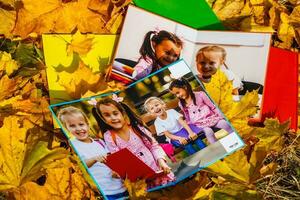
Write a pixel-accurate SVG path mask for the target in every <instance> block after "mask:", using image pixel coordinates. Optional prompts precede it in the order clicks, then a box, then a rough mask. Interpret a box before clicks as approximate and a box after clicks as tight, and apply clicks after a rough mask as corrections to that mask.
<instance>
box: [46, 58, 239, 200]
mask: <svg viewBox="0 0 300 200" xmlns="http://www.w3.org/2000/svg"><path fill="white" fill-rule="evenodd" d="M51 110H52V112H53V113H54V114H55V118H56V120H57V122H58V123H59V125H60V126H61V127H62V129H63V130H64V132H65V134H66V135H67V136H68V138H69V139H70V143H71V145H72V146H73V148H74V150H75V151H76V153H77V154H78V155H79V157H80V159H81V161H82V162H83V163H84V165H85V167H86V168H87V171H88V172H89V174H90V175H91V176H92V178H93V179H94V181H95V183H96V184H97V186H98V188H99V190H100V191H101V192H102V194H103V195H104V196H105V197H106V198H107V199H122V198H123V199H124V198H126V197H127V196H128V192H127V191H126V188H125V187H124V184H123V181H124V179H126V177H127V178H128V177H134V179H133V180H137V179H140V178H144V179H146V183H147V189H148V191H153V190H157V189H160V188H163V187H167V186H172V185H174V184H176V183H178V182H179V181H181V180H183V179H185V178H187V177H189V176H191V175H193V174H194V173H196V172H197V171H199V170H200V169H202V168H204V167H206V166H208V165H209V164H211V163H213V162H215V161H217V160H219V159H221V158H223V157H225V156H226V155H227V154H228V153H232V152H233V151H236V150H237V149H239V148H241V147H242V146H243V145H244V144H243V142H242V140H241V139H240V138H239V136H238V135H237V133H236V132H235V131H234V129H233V128H232V126H231V125H230V123H229V122H228V121H227V120H226V118H225V117H224V115H223V114H222V112H221V111H220V110H219V108H217V107H216V106H215V104H214V103H213V102H212V100H211V99H210V98H209V97H208V95H207V94H206V92H205V91H204V89H203V87H202V85H201V83H200V82H199V80H198V79H197V78H196V77H195V76H194V75H193V73H192V72H191V70H190V68H189V67H188V65H187V64H186V62H185V61H183V60H179V61H177V62H175V63H173V64H171V65H169V66H167V67H164V68H162V69H160V70H158V71H156V72H155V73H153V74H152V75H150V76H147V77H145V78H143V79H141V80H140V81H139V82H136V83H135V84H132V85H131V86H129V87H128V88H127V89H125V90H124V91H121V92H119V93H117V94H116V93H114V94H109V95H104V96H99V97H94V98H87V99H82V100H79V101H72V102H69V103H68V102H66V103H63V104H55V105H52V106H51ZM137 160H138V162H137ZM130 163H133V164H135V166H136V167H138V168H139V170H134V171H133V172H132V170H131V171H130V169H127V168H126V166H127V165H129V164H130ZM137 165H138V166H137ZM142 168H145V169H147V170H148V171H149V173H150V174H151V175H149V173H148V175H147V176H144V175H143V174H141V173H140V171H142ZM124 171H125V174H126V176H124V173H123V172H124ZM129 173H134V174H133V175H132V174H131V175H130V174H129Z"/></svg>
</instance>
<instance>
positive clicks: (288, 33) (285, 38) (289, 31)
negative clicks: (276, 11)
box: [276, 12, 295, 49]
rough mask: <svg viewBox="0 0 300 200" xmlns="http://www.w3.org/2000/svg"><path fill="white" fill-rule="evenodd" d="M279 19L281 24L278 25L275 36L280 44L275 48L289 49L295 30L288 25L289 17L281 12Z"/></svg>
mask: <svg viewBox="0 0 300 200" xmlns="http://www.w3.org/2000/svg"><path fill="white" fill-rule="evenodd" d="M280 19H281V23H280V25H279V28H278V31H277V35H278V38H279V39H280V40H281V41H282V42H280V43H277V45H276V46H277V47H279V48H283V49H289V48H291V46H292V44H293V39H294V37H295V30H294V28H293V26H291V24H290V17H289V15H288V14H286V13H283V12H282V13H280Z"/></svg>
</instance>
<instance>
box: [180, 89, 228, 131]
mask: <svg viewBox="0 0 300 200" xmlns="http://www.w3.org/2000/svg"><path fill="white" fill-rule="evenodd" d="M194 94H195V97H196V105H194V102H193V101H192V102H191V103H190V104H189V105H186V107H185V108H183V106H182V105H181V103H180V102H179V107H180V108H181V110H183V113H184V115H185V118H186V121H187V123H188V124H194V125H196V126H197V127H199V128H204V127H212V126H215V125H216V124H217V123H218V121H219V120H221V119H223V116H222V114H221V113H220V111H219V109H218V108H217V107H216V106H215V105H214V104H213V102H212V101H211V100H210V99H209V98H208V96H207V95H206V93H205V92H202V91H200V92H194Z"/></svg>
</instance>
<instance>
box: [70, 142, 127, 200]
mask: <svg viewBox="0 0 300 200" xmlns="http://www.w3.org/2000/svg"><path fill="white" fill-rule="evenodd" d="M101 142H102V144H103V145H104V146H102V145H101V144H99V143H98V142H96V141H94V140H92V143H85V142H82V141H80V140H77V139H74V140H72V141H71V143H72V144H73V146H74V148H75V150H76V152H77V153H78V154H79V156H80V157H81V159H82V160H83V161H84V160H86V159H90V158H92V157H94V156H98V155H106V154H107V153H108V152H109V151H108V150H107V148H106V146H105V143H104V142H103V141H101ZM88 170H89V172H90V174H91V175H92V176H93V178H94V180H95V181H96V182H97V184H98V185H99V186H100V188H101V190H102V191H103V193H104V194H105V195H113V194H118V193H122V192H124V191H125V190H126V189H125V187H124V185H123V182H122V180H121V179H119V178H113V177H112V171H111V169H110V168H109V167H108V166H107V165H105V164H103V163H100V162H96V163H95V164H94V165H92V166H91V167H90V168H88Z"/></svg>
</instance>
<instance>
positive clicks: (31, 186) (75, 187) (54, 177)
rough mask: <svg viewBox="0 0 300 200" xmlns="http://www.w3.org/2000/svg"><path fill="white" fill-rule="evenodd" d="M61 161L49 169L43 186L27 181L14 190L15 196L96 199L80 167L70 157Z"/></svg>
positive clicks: (75, 199) (66, 199)
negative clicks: (73, 163) (57, 165)
mask: <svg viewBox="0 0 300 200" xmlns="http://www.w3.org/2000/svg"><path fill="white" fill-rule="evenodd" d="M60 162H61V167H60V168H52V169H48V170H47V176H46V182H45V184H44V185H43V186H40V185H38V184H36V183H34V182H27V183H25V184H24V185H22V187H20V188H19V189H18V190H14V191H13V195H14V197H15V198H16V199H24V200H25V199H28V198H29V197H30V199H37V200H50V199H54V200H69V199H70V200H77V199H91V200H95V199H96V198H95V195H94V192H93V191H92V190H91V189H90V188H89V186H88V184H87V183H86V182H85V180H84V178H83V177H82V175H81V172H80V171H78V168H77V167H75V166H73V165H72V164H71V163H70V161H69V160H68V159H64V160H63V161H60Z"/></svg>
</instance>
